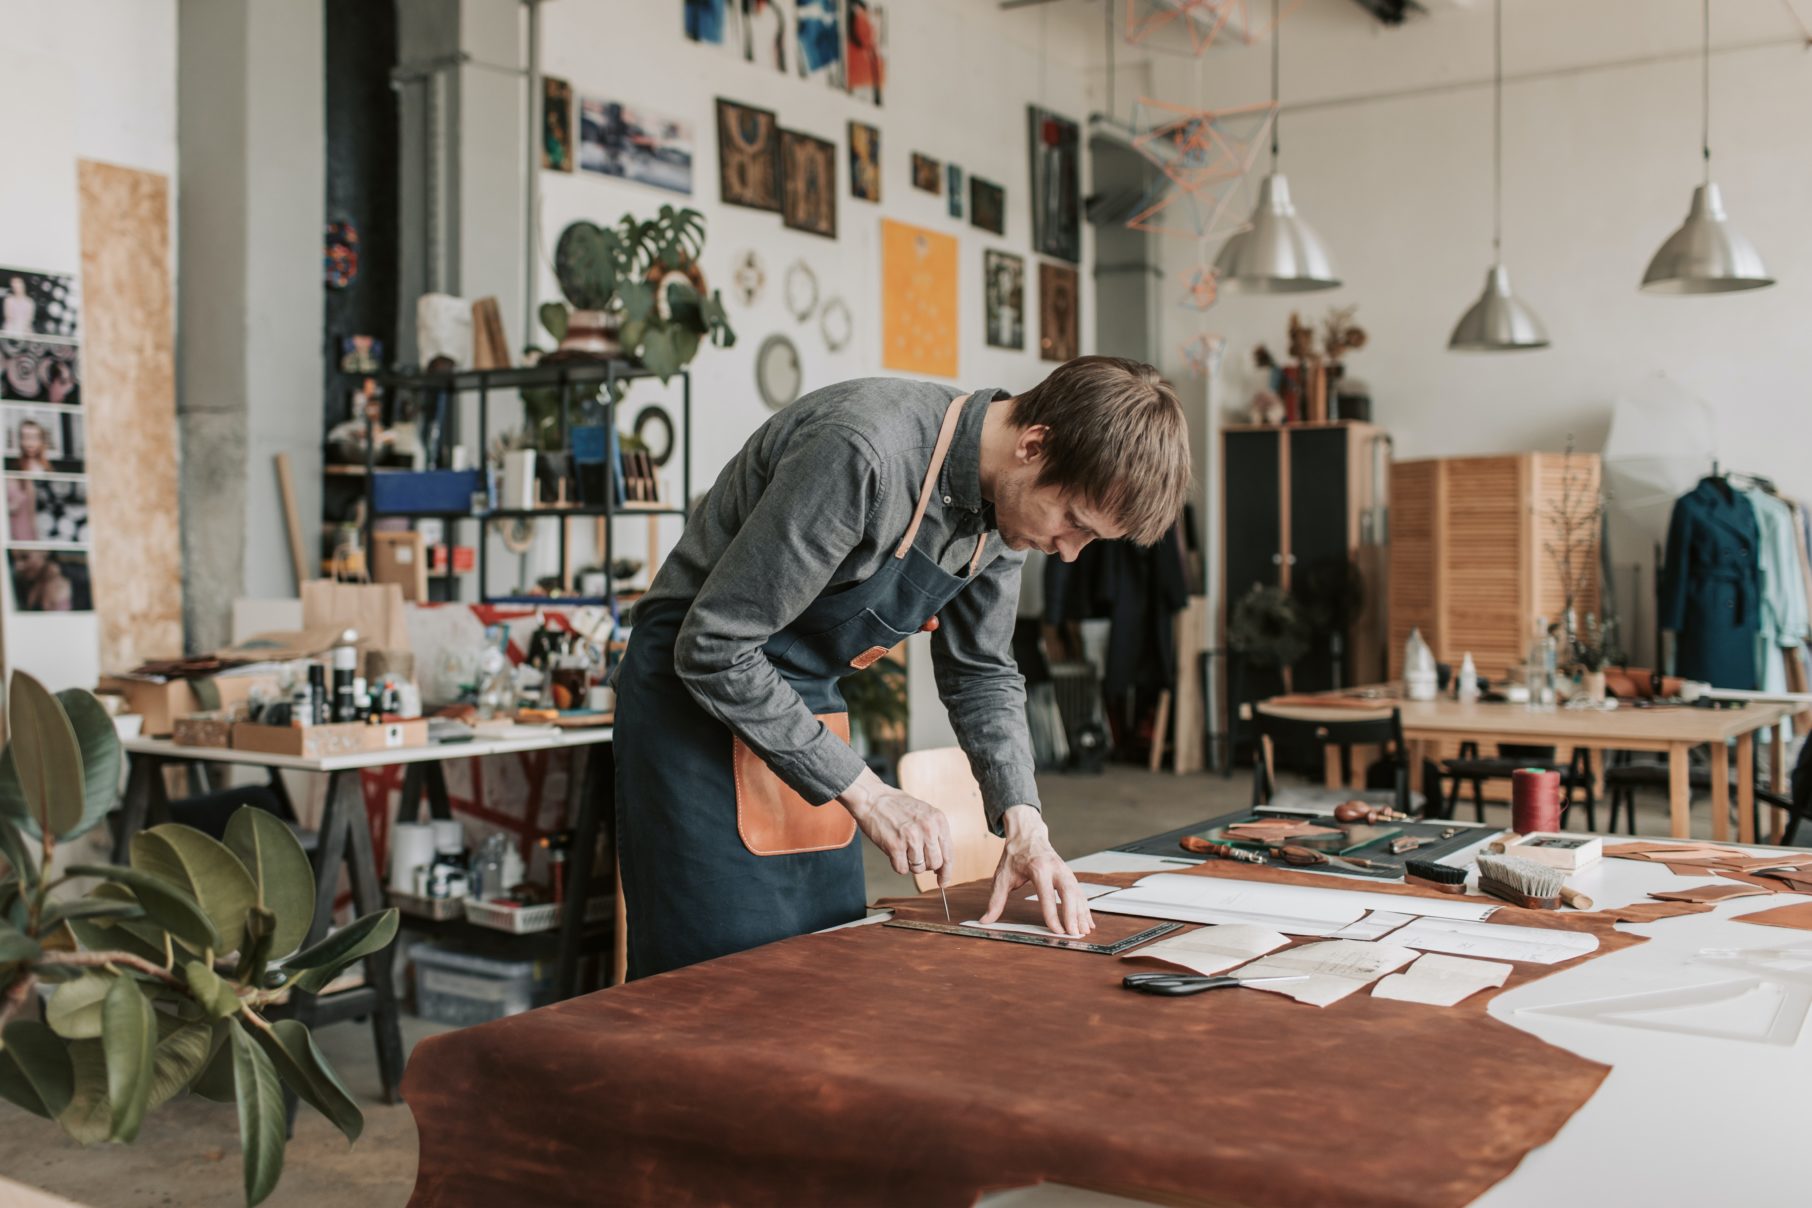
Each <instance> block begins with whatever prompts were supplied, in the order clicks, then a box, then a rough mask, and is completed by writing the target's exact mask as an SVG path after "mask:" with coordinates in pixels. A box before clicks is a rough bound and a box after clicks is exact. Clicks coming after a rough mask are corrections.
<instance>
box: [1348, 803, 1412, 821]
mask: <svg viewBox="0 0 1812 1208" xmlns="http://www.w3.org/2000/svg"><path fill="white" fill-rule="evenodd" d="M1408 817H1409V815H1408V814H1405V813H1400V812H1398V811H1397V810H1394V809H1391V808H1390V807H1389V806H1387V805H1371V804H1369V803H1367V802H1364V801H1357V800H1355V801H1343V802H1341V803H1340V804H1339V805H1337V806H1335V807H1334V821H1336V822H1401V821H1403V820H1404V819H1406V818H1408Z"/></svg>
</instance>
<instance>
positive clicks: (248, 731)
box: [233, 718, 428, 759]
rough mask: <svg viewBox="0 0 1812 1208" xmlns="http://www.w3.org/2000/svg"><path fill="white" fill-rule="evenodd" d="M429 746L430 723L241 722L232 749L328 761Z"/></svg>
mask: <svg viewBox="0 0 1812 1208" xmlns="http://www.w3.org/2000/svg"><path fill="white" fill-rule="evenodd" d="M427 745H428V721H427V719H426V718H416V719H414V720H412V721H393V722H386V723H384V724H383V725H381V726H373V725H366V724H364V723H362V722H335V723H334V724H332V725H326V726H261V725H257V724H254V723H252V722H249V721H242V722H239V723H238V724H236V725H235V726H234V727H233V749H234V750H237V751H262V752H264V753H265V754H267V755H295V756H300V757H301V758H303V759H326V758H328V757H330V756H334V755H362V754H364V753H366V752H368V751H389V750H398V749H401V748H404V747H425V746H427Z"/></svg>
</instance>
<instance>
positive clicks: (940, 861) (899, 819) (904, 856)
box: [837, 768, 952, 885]
mask: <svg viewBox="0 0 1812 1208" xmlns="http://www.w3.org/2000/svg"><path fill="white" fill-rule="evenodd" d="M837 801H838V803H839V804H841V805H842V806H843V808H844V809H846V810H848V811H849V812H850V816H851V817H853V818H855V820H856V825H857V826H859V827H861V828H862V833H863V834H864V835H867V836H868V841H869V842H870V843H873V844H874V845H875V846H876V847H878V848H880V849H881V850H882V851H883V852H885V853H886V854H887V858H888V859H889V860H890V861H892V862H893V870H894V871H895V872H897V873H899V874H900V875H901V876H909V875H911V874H913V873H920V872H934V873H936V874H937V883H938V884H939V885H947V884H949V877H950V857H951V854H952V851H951V847H952V845H951V842H950V819H949V818H948V817H946V816H945V815H944V811H943V810H941V809H938V808H937V807H936V806H935V805H930V804H928V803H926V802H923V801H920V800H919V799H918V798H917V797H914V796H913V795H912V794H910V793H903V792H901V791H900V790H899V789H896V788H891V787H889V786H888V785H887V784H886V783H884V782H883V781H882V780H881V778H880V777H879V776H877V775H875V774H874V771H873V770H872V769H867V768H865V769H863V771H862V774H861V775H860V776H858V777H857V778H856V782H855V783H854V784H852V785H850V786H849V787H848V788H847V789H844V790H843V792H842V794H841V795H839V796H838V798H837Z"/></svg>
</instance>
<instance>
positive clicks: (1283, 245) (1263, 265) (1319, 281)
mask: <svg viewBox="0 0 1812 1208" xmlns="http://www.w3.org/2000/svg"><path fill="white" fill-rule="evenodd" d="M1278 38H1279V26H1278V24H1277V0H1271V105H1272V107H1273V109H1275V107H1276V105H1277V56H1278ZM1214 270H1215V273H1216V275H1217V276H1218V277H1219V279H1220V287H1221V288H1222V289H1230V290H1234V291H1237V292H1243V293H1254V294H1297V293H1308V292H1310V291H1312V290H1318V289H1338V288H1339V286H1340V277H1339V275H1338V274H1337V273H1335V271H1334V264H1333V261H1332V260H1331V259H1330V258H1329V257H1328V251H1327V248H1326V247H1325V246H1323V244H1322V242H1321V236H1319V235H1317V234H1316V233H1315V230H1314V228H1313V227H1311V226H1309V224H1308V223H1306V222H1304V221H1303V220H1302V219H1301V218H1300V217H1298V216H1297V213H1296V207H1295V205H1293V204H1292V203H1291V201H1290V182H1289V181H1288V180H1287V179H1286V178H1285V177H1284V175H1283V173H1281V172H1279V171H1278V170H1277V117H1276V114H1275V113H1273V115H1272V118H1271V171H1270V173H1269V174H1268V175H1267V176H1266V177H1265V179H1264V181H1263V183H1261V184H1260V185H1259V186H1258V205H1257V206H1256V207H1254V209H1253V211H1252V220H1251V225H1250V226H1249V227H1248V228H1247V229H1246V230H1243V231H1241V232H1239V233H1238V234H1237V235H1234V236H1233V237H1232V238H1231V239H1229V240H1227V242H1226V243H1225V244H1223V245H1222V246H1221V251H1220V254H1219V255H1218V256H1216V257H1215V258H1214Z"/></svg>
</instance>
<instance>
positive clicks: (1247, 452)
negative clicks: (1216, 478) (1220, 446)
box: [1221, 431, 1283, 613]
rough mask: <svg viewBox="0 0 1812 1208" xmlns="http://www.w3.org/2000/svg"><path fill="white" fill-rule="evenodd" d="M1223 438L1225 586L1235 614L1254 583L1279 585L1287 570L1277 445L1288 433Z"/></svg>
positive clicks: (1281, 478) (1222, 512) (1235, 434)
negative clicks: (1281, 558)
mask: <svg viewBox="0 0 1812 1208" xmlns="http://www.w3.org/2000/svg"><path fill="white" fill-rule="evenodd" d="M1222 439H1223V440H1225V441H1226V444H1225V446H1224V447H1225V449H1226V467H1225V476H1224V478H1223V489H1224V491H1225V496H1224V498H1223V500H1222V509H1221V515H1222V516H1223V517H1224V518H1225V519H1224V522H1223V523H1224V525H1225V528H1226V534H1227V538H1226V539H1227V548H1226V554H1225V559H1224V561H1223V563H1222V565H1223V566H1224V567H1225V569H1226V574H1227V578H1226V582H1225V583H1224V584H1223V590H1224V591H1225V593H1226V599H1227V609H1228V611H1229V612H1230V613H1231V611H1232V609H1233V606H1234V605H1235V604H1237V603H1239V600H1240V597H1241V596H1243V595H1245V594H1246V593H1247V592H1249V591H1251V590H1252V585H1253V584H1255V583H1259V584H1263V585H1265V586H1267V587H1269V586H1274V585H1275V584H1276V583H1277V582H1278V575H1279V572H1280V571H1281V570H1282V566H1281V564H1280V562H1279V560H1278V554H1279V552H1280V551H1281V550H1282V549H1283V509H1282V506H1281V504H1282V498H1281V493H1282V490H1283V475H1282V467H1281V465H1280V463H1279V460H1278V448H1277V446H1278V442H1279V441H1280V440H1282V439H1283V436H1282V433H1281V432H1277V431H1266V432H1228V433H1226V434H1225V436H1224V437H1223V438H1222Z"/></svg>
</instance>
